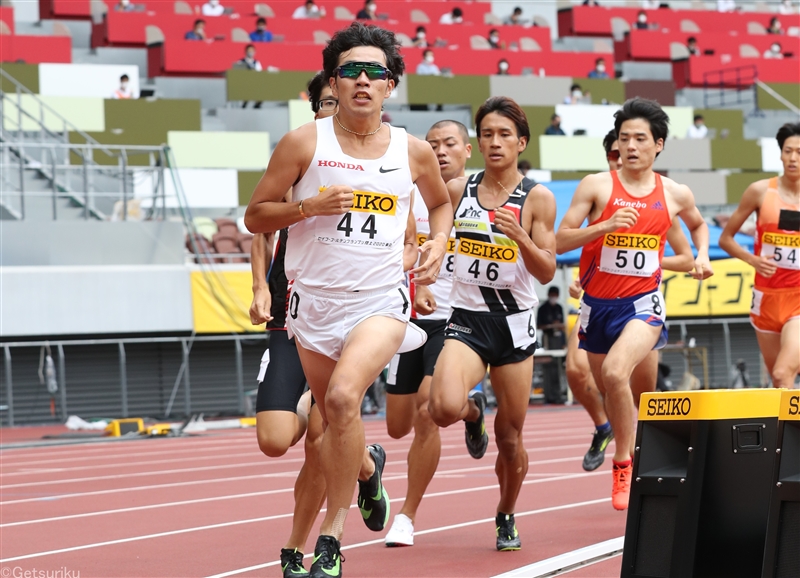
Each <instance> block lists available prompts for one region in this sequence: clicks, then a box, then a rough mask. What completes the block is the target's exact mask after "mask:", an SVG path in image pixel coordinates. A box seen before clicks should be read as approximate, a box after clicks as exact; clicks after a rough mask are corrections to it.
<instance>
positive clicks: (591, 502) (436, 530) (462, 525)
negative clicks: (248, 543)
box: [0, 486, 611, 578]
mask: <svg viewBox="0 0 800 578" xmlns="http://www.w3.org/2000/svg"><path fill="white" fill-rule="evenodd" d="M493 487H494V486H493ZM610 501H611V498H600V499H599V500H589V501H586V502H575V503H572V504H564V505H561V506H552V507H550V508H542V509H540V510H529V511H527V512H517V513H516V514H514V516H515V517H517V518H522V517H524V516H535V515H537V514H546V513H548V512H557V511H559V510H569V509H572V508H581V507H584V506H594V505H595V504H602V503H604V502H610ZM490 522H494V518H483V519H481V520H472V521H470V522H462V523H460V524H452V525H450V526H441V527H439V528H430V529H428V530H421V531H419V532H414V535H416V536H422V535H425V534H436V533H439V532H446V531H448V530H457V529H459V528H466V527H469V526H476V525H478V524H486V523H490ZM382 542H383V538H379V539H377V540H369V541H368V542H360V543H358V544H351V545H349V546H343V547H342V550H352V549H354V548H363V547H364V546H371V545H373V544H381V543H382ZM311 556H312V554H311V553H308V554H306V555H305V556H304V558H311ZM0 562H2V560H0ZM280 563H281V561H280V560H275V561H274V562H267V563H266V564H258V565H256V566H248V567H246V568H239V569H237V570H230V571H229V572H222V573H220V574H214V575H212V576H209V577H208V578H227V577H228V576H235V575H236V574H243V573H245V572H251V571H253V570H261V569H263V568H269V567H271V566H277V565H278V564H280Z"/></svg>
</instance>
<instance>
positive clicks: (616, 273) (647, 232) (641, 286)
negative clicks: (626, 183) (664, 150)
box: [580, 171, 672, 299]
mask: <svg viewBox="0 0 800 578" xmlns="http://www.w3.org/2000/svg"><path fill="white" fill-rule="evenodd" d="M655 176H656V186H655V188H654V189H653V191H652V192H651V193H650V194H648V195H647V196H645V197H632V196H631V195H630V194H628V192H627V191H626V190H625V187H623V186H622V183H621V182H620V180H619V176H618V175H617V172H616V171H611V178H612V179H613V181H614V187H613V189H612V190H611V197H610V198H609V199H608V203H607V204H606V207H605V209H603V213H602V214H601V215H600V217H599V218H598V219H597V220H596V221H595V222H594V223H598V222H601V221H607V220H608V219H610V218H611V217H612V216H613V215H614V213H616V212H617V211H618V210H619V209H620V208H622V207H633V208H634V209H636V210H637V211H639V219H638V220H637V221H636V224H635V225H634V226H633V227H630V228H628V229H619V230H617V231H615V232H613V233H607V234H605V235H603V236H602V237H599V238H597V239H595V240H594V241H592V242H591V243H588V244H587V245H585V246H584V247H583V251H582V253H581V261H580V278H581V285H582V286H583V290H584V291H585V292H586V294H587V295H589V296H591V297H594V298H596V299H616V298H618V297H633V296H634V295H642V294H644V293H650V292H652V291H658V288H659V285H661V259H662V258H663V256H664V242H665V241H666V238H667V231H669V228H670V226H671V225H672V219H671V218H670V216H669V210H668V209H667V201H666V199H665V198H664V184H663V183H662V181H661V175H659V174H657V173H656V175H655ZM594 223H591V224H592V225H593V224H594Z"/></svg>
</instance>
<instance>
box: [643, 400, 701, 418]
mask: <svg viewBox="0 0 800 578" xmlns="http://www.w3.org/2000/svg"><path fill="white" fill-rule="evenodd" d="M690 411H692V400H691V399H689V398H688V397H673V398H668V399H650V400H648V401H647V415H649V416H654V415H689V412H690Z"/></svg>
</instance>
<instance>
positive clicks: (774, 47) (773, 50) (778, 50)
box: [771, 44, 781, 54]
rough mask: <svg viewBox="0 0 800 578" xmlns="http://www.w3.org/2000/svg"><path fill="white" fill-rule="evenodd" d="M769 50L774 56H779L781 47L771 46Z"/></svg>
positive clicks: (778, 45) (777, 45)
mask: <svg viewBox="0 0 800 578" xmlns="http://www.w3.org/2000/svg"><path fill="white" fill-rule="evenodd" d="M771 50H772V52H774V53H775V54H780V53H781V47H780V44H773V45H772V48H771Z"/></svg>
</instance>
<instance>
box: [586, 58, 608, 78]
mask: <svg viewBox="0 0 800 578" xmlns="http://www.w3.org/2000/svg"><path fill="white" fill-rule="evenodd" d="M589 78H609V76H608V72H606V59H605V58H598V59H597V60H595V61H594V70H592V71H590V72H589Z"/></svg>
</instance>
